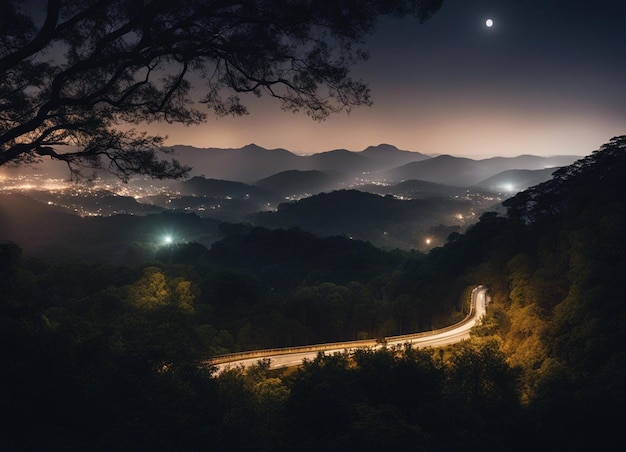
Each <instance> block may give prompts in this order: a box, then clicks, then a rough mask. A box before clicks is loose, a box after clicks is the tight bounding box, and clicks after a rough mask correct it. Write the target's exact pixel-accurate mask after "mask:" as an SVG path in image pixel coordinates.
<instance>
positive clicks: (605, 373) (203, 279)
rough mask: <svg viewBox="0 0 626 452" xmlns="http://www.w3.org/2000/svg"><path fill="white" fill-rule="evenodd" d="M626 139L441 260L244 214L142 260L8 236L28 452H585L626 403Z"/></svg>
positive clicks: (4, 283)
mask: <svg viewBox="0 0 626 452" xmlns="http://www.w3.org/2000/svg"><path fill="white" fill-rule="evenodd" d="M625 185H626V137H619V138H615V139H613V140H611V142H610V143H608V144H607V145H604V146H603V147H602V148H601V149H600V150H599V151H596V152H594V153H593V154H591V155H590V156H589V157H586V158H584V159H582V160H580V161H578V162H576V163H575V164H573V165H571V166H569V167H566V168H563V169H562V170H560V171H558V172H557V173H555V175H554V177H553V179H552V180H550V181H548V182H545V183H543V184H540V185H537V186H535V187H533V188H531V189H529V190H527V191H525V192H522V193H520V194H518V195H517V196H515V197H513V198H511V199H509V200H507V201H506V202H505V207H506V208H507V210H508V214H507V215H506V216H499V215H497V214H495V213H488V214H484V215H483V216H482V217H481V219H480V221H479V222H478V223H477V224H476V225H474V226H473V227H471V228H470V229H469V230H468V231H467V233H465V234H462V235H461V234H453V235H451V236H450V237H449V240H448V243H447V244H446V245H445V246H443V247H440V248H436V249H435V250H433V251H432V252H430V253H429V254H428V255H424V254H421V253H417V252H413V253H409V252H400V251H396V252H389V251H383V250H380V249H378V248H376V247H374V246H372V245H370V244H367V243H364V242H359V241H354V240H349V239H348V238H345V237H330V238H324V239H322V238H318V237H315V236H313V235H312V234H309V233H305V232H303V231H301V230H298V229H290V230H267V229H262V228H253V227H249V226H232V225H231V226H228V227H227V229H226V230H224V231H222V232H223V236H224V239H223V240H221V241H219V242H217V243H216V244H214V245H213V246H212V247H211V248H210V249H208V248H206V247H204V246H202V245H199V244H197V243H190V244H184V245H176V246H172V247H168V248H163V249H162V250H161V251H160V252H159V253H158V254H157V256H156V258H155V259H154V260H153V261H152V262H149V263H147V264H143V265H139V266H128V267H124V266H119V265H104V264H96V263H89V262H65V263H58V262H57V263H51V262H46V261H41V260H34V259H31V258H29V257H28V256H26V255H23V253H22V252H21V249H20V247H19V246H18V245H15V244H11V243H6V244H3V245H2V246H1V247H0V253H1V256H0V257H1V262H2V265H3V269H2V272H1V274H0V291H1V293H2V298H1V304H0V310H1V312H0V344H2V345H1V347H2V362H3V371H2V378H1V381H0V395H1V397H2V400H3V401H4V403H3V410H4V413H3V414H4V419H5V421H4V422H3V423H2V429H1V430H0V449H7V450H59V449H63V450H113V449H114V450H198V449H209V450H311V451H312V450H323V449H327V450H346V449H361V450H380V449H388V450H433V451H436V450H476V449H480V450H528V449H529V448H537V447H541V448H547V449H560V450H584V449H588V448H591V447H593V448H594V449H598V448H600V449H602V448H609V447H610V446H611V445H614V444H616V441H618V440H619V438H620V427H621V426H620V425H619V423H620V419H621V417H620V416H618V415H615V413H619V411H620V409H621V407H622V406H623V405H624V402H626V383H625V382H626V378H625V377H626V365H625V363H626V349H625V345H624V344H626V340H625V339H626V337H625V336H626V333H625V330H624V324H625V321H626V305H625V304H624V303H622V302H621V301H622V300H623V298H624V295H623V294H624V293H625V292H624V289H625V287H624V284H625V278H624V275H626V260H625V259H624V256H625V255H626V253H625V252H626V249H625V247H626V245H625V243H624V238H623V234H622V233H623V231H624V230H626V204H625V202H624V198H623V193H625V190H624V188H626V187H625ZM477 284H487V285H488V286H489V288H490V294H491V298H492V301H491V303H490V305H489V307H488V316H487V318H486V320H485V321H484V322H483V325H482V326H480V327H478V328H476V329H475V332H474V334H473V338H472V339H471V340H470V341H468V342H466V343H464V344H461V345H459V346H455V347H449V348H446V349H435V350H413V349H410V348H409V349H393V350H390V349H387V350H383V351H379V352H373V351H363V352H359V353H357V354H356V355H355V356H354V357H349V356H332V357H328V356H320V357H318V359H316V360H315V361H313V362H310V363H307V364H306V365H304V366H303V367H301V368H298V369H290V370H288V371H283V372H275V371H269V369H268V368H267V367H266V366H264V365H260V366H259V367H258V368H255V369H253V370H251V371H249V372H243V371H242V370H238V369H235V370H232V371H229V372H226V373H224V374H221V375H220V376H215V375H213V374H212V373H211V369H210V368H206V367H204V366H201V365H198V363H199V362H202V360H205V359H207V358H208V357H210V356H212V355H215V354H220V353H225V352H230V351H238V350H246V349H255V348H266V347H277V346H289V345H300V344H306V343H315V342H325V341H335V340H350V339H360V338H366V337H369V338H378V337H383V336H386V335H390V334H400V333H406V332H413V331H418V330H428V329H431V328H433V327H438V326H443V325H445V324H447V323H452V322H454V321H456V320H458V319H460V318H462V317H463V316H464V315H465V314H466V312H467V305H466V304H467V299H468V295H469V291H470V290H471V288H472V287H473V286H475V285H477Z"/></svg>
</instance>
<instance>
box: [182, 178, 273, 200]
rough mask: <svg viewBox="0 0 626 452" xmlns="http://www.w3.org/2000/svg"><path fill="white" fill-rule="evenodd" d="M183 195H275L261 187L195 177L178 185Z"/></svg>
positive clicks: (270, 196)
mask: <svg viewBox="0 0 626 452" xmlns="http://www.w3.org/2000/svg"><path fill="white" fill-rule="evenodd" d="M175 188H176V189H178V190H179V191H180V193H181V194H183V195H195V196H209V197H214V198H226V197H231V198H241V199H250V198H261V199H269V198H275V196H276V195H275V194H274V193H272V192H271V191H270V190H267V189H265V188H263V187H259V186H254V185H249V184H245V183H243V182H236V181H229V180H222V179H206V178H204V177H200V176H195V177H192V178H191V179H189V180H186V181H183V182H181V183H179V184H178V185H177V186H176V187H175Z"/></svg>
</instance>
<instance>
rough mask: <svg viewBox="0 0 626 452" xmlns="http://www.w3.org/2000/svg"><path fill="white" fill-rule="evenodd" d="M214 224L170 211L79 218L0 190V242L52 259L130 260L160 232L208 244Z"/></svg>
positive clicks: (150, 247) (148, 253)
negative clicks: (2, 192)
mask: <svg viewBox="0 0 626 452" xmlns="http://www.w3.org/2000/svg"><path fill="white" fill-rule="evenodd" d="M218 224H219V222H218V221H217V220H213V219H208V218H200V217H199V216H197V215H195V214H186V213H175V212H162V213H158V214H152V215H111V216H106V217H98V216H89V217H80V216H78V215H76V214H71V213H67V212H66V211H65V210H64V209H61V208H59V207H57V206H54V205H52V206H51V205H48V204H47V203H42V202H39V201H36V200H34V199H32V198H30V197H29V196H26V195H23V194H2V195H0V237H1V238H2V241H3V242H4V241H12V242H15V243H17V244H18V245H19V246H20V247H21V248H23V250H24V252H25V253H26V254H28V255H30V256H33V257H40V258H46V259H50V260H55V261H62V260H71V259H90V260H93V261H96V262H115V263H125V264H130V263H136V262H137V259H150V258H152V257H153V256H154V252H155V250H156V248H157V247H158V246H159V245H160V244H162V240H163V237H164V236H165V235H166V234H171V235H172V236H173V238H174V240H181V241H197V242H200V243H203V244H205V245H210V244H211V243H213V241H215V240H216V239H217V227H218Z"/></svg>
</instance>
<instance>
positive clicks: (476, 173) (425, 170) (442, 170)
mask: <svg viewBox="0 0 626 452" xmlns="http://www.w3.org/2000/svg"><path fill="white" fill-rule="evenodd" d="M579 158H580V157H579V156H558V157H538V156H529V155H522V156H518V157H511V158H508V157H495V158H489V159H483V160H473V159H469V158H464V157H453V156H451V155H440V156H437V157H434V158H431V159H428V160H423V161H420V162H412V163H408V164H406V165H403V166H401V167H399V168H395V169H392V170H389V171H382V172H381V173H380V176H381V177H384V178H386V179H388V180H395V181H398V182H400V181H405V180H410V179H419V180H424V181H428V182H436V183H440V184H447V185H452V186H455V187H471V186H473V185H476V184H478V183H480V182H482V181H483V180H485V179H487V178H489V177H492V176H494V175H496V174H498V173H501V172H502V171H506V170H512V169H532V170H538V169H545V168H550V167H553V168H555V169H556V168H558V167H561V166H564V165H565V164H570V163H573V162H574V161H576V160H578V159H579Z"/></svg>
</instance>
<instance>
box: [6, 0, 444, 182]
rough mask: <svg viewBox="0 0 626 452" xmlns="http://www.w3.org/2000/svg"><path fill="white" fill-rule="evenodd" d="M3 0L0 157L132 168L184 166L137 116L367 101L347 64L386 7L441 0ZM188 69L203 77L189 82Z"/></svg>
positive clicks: (161, 171)
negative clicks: (252, 100)
mask: <svg viewBox="0 0 626 452" xmlns="http://www.w3.org/2000/svg"><path fill="white" fill-rule="evenodd" d="M43 3H44V2H35V5H28V4H26V5H28V6H30V7H31V8H32V9H28V6H26V5H25V4H23V3H22V2H20V1H18V0H9V1H4V2H2V4H1V5H0V74H1V76H0V165H3V164H6V163H15V164H24V163H30V162H33V161H38V160H40V159H41V157H42V156H49V157H51V158H53V159H57V160H61V161H64V162H66V163H67V165H68V167H69V168H70V171H71V173H72V175H73V176H76V177H78V176H80V172H79V171H78V169H77V167H78V166H83V167H87V168H90V169H92V170H98V169H105V170H107V171H109V172H112V173H113V174H115V175H117V176H118V177H120V178H122V179H127V178H128V177H129V176H130V175H132V174H147V175H149V176H152V177H159V178H163V177H181V176H183V175H184V174H185V173H186V171H187V168H185V167H184V166H183V165H181V164H179V163H178V162H177V161H175V160H172V161H169V162H167V161H163V160H160V159H158V158H157V151H159V150H163V148H162V144H163V138H162V137H156V136H148V135H146V134H144V133H141V132H139V131H137V130H136V129H134V128H130V127H132V126H136V125H138V124H139V123H141V122H146V121H166V122H169V123H173V122H177V123H182V124H197V123H200V122H202V121H204V120H205V119H206V117H207V114H206V113H205V112H204V111H201V110H199V109H198V108H196V107H195V103H194V100H197V101H199V102H200V103H201V104H206V106H207V107H209V109H211V110H213V112H214V113H216V114H217V115H242V114H245V113H246V108H245V106H244V105H243V104H242V102H241V101H240V98H239V94H241V93H246V94H248V93H249V94H253V95H256V96H260V95H262V94H265V95H269V96H271V97H274V98H276V99H277V100H278V101H279V103H280V106H281V108H283V109H285V110H289V111H294V112H298V111H302V112H305V113H307V114H308V115H309V116H311V117H312V118H314V119H317V120H321V119H324V118H326V117H327V116H328V115H329V114H330V113H333V112H338V111H341V110H345V109H348V110H349V109H350V108H352V107H354V106H358V105H369V104H370V103H371V101H370V95H369V90H368V87H367V85H366V84H365V83H363V82H362V81H357V80H354V79H352V77H351V76H350V68H351V66H353V65H354V64H355V63H356V62H359V61H362V60H364V59H366V58H367V52H365V51H364V50H363V49H362V48H361V47H360V44H361V43H362V40H363V38H364V37H365V36H366V35H368V34H370V33H371V32H372V31H373V30H374V27H375V25H376V22H377V19H378V18H379V17H380V16H383V15H392V16H396V17H402V16H406V15H408V14H413V15H414V16H415V17H417V18H418V19H419V20H421V21H423V20H426V19H428V18H429V17H430V16H431V15H432V14H433V13H434V12H435V11H436V10H437V9H438V8H439V6H440V4H441V0H393V1H390V0H385V1H380V0H379V1H376V0H368V1H360V2H353V1H341V2H338V1H334V0H332V1H331V0H328V1H326V0H325V1H315V2H309V1H292V0H289V1H287V0H281V1H275V0H271V1H269V0H260V1H250V0H248V1H225V2H212V1H201V0H186V1H180V2H171V1H169V0H153V1H148V2H135V1H128V0H112V1H108V0H107V1H102V0H89V1H82V0H80V1H79V0H49V1H47V2H45V8H43V11H42V10H36V9H35V8H34V7H35V6H42V4H43ZM192 80H194V81H198V82H200V81H201V82H202V83H203V84H204V87H203V90H202V93H198V92H195V91H194V90H193V88H192Z"/></svg>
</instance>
